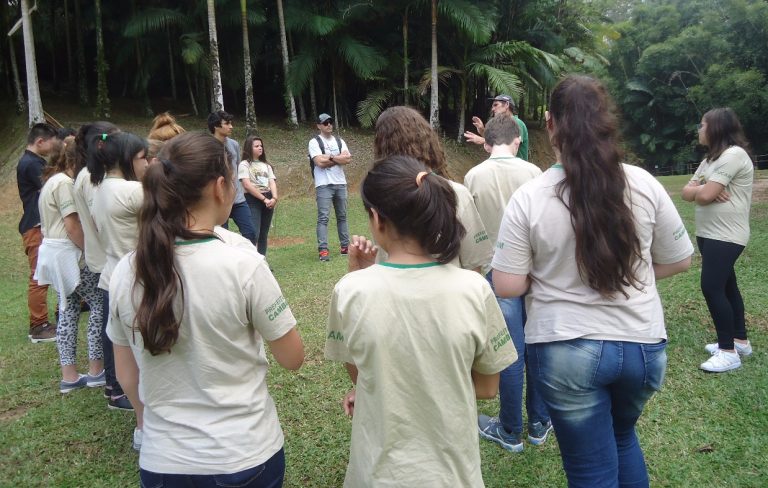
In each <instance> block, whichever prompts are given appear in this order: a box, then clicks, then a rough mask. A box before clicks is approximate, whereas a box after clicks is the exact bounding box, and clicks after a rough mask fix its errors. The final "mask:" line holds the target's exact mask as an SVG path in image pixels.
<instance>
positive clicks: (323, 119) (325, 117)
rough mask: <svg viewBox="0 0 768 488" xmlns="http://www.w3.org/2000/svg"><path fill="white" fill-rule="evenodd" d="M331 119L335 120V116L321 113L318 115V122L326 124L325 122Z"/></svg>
mask: <svg viewBox="0 0 768 488" xmlns="http://www.w3.org/2000/svg"><path fill="white" fill-rule="evenodd" d="M329 120H330V121H331V122H333V117H331V116H330V115H328V114H320V115H318V116H317V123H318V124H324V123H325V122H327V121H329Z"/></svg>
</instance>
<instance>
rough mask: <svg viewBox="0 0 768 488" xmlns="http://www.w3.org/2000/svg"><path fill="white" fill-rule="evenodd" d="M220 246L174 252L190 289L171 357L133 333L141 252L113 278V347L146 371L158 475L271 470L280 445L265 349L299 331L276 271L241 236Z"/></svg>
mask: <svg viewBox="0 0 768 488" xmlns="http://www.w3.org/2000/svg"><path fill="white" fill-rule="evenodd" d="M216 233H217V234H219V235H220V236H221V237H222V240H219V239H215V238H212V239H208V240H197V241H186V242H185V243H184V244H181V245H177V246H176V266H177V269H178V271H179V275H180V276H181V282H182V284H183V286H184V303H183V306H182V304H181V299H180V296H179V295H177V297H176V300H175V302H174V310H175V311H176V314H177V315H176V316H177V317H181V327H180V329H179V339H178V342H177V343H176V344H175V345H174V346H173V347H172V349H171V353H170V354H159V355H157V356H153V355H151V354H150V353H149V352H147V351H146V350H144V347H143V341H142V337H141V332H140V331H138V330H134V329H133V328H132V327H133V325H134V318H135V316H136V308H137V307H138V304H139V303H140V302H141V293H142V291H141V287H137V289H135V291H134V283H135V279H136V278H135V270H134V259H135V253H130V254H128V255H127V256H126V257H125V258H123V259H122V260H121V261H120V263H119V264H118V265H117V267H116V268H115V270H114V273H113V275H112V279H111V283H110V289H109V295H110V299H109V302H110V322H109V324H108V326H107V332H108V334H109V337H110V338H111V339H112V342H114V343H115V344H118V345H120V346H128V347H130V348H131V350H132V352H133V355H134V356H135V358H136V362H137V364H138V365H139V397H140V398H141V400H142V402H143V403H144V436H143V439H142V445H141V455H140V457H139V465H140V466H141V468H143V469H146V470H149V471H154V472H157V473H171V474H224V473H235V472H238V471H242V470H244V469H247V468H250V467H253V466H257V465H259V464H262V463H264V462H265V461H267V460H268V459H269V458H270V457H272V456H273V455H274V454H275V453H276V452H277V451H279V450H280V448H281V447H282V446H283V433H282V430H281V428H280V422H279V420H278V418H277V412H276V410H275V404H274V401H273V400H272V398H271V396H270V395H269V392H268V391H267V383H266V376H267V367H268V362H267V357H266V354H265V351H264V341H274V340H277V339H279V338H281V337H283V336H284V335H285V334H287V333H288V332H289V331H290V330H291V329H292V328H293V327H294V326H295V325H296V320H295V319H294V317H293V314H292V312H291V309H290V308H289V307H288V304H287V303H286V301H285V298H284V297H283V295H282V292H281V291H280V287H279V286H278V284H277V281H275V278H274V277H273V276H272V273H270V272H269V266H268V265H267V264H266V261H264V257H263V256H262V255H260V254H259V253H258V252H257V251H256V248H255V247H253V245H252V244H251V243H250V242H249V241H247V240H246V239H244V238H243V237H241V236H238V235H235V234H234V233H232V232H228V231H226V230H224V229H221V228H216Z"/></svg>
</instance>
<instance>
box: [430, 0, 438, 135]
mask: <svg viewBox="0 0 768 488" xmlns="http://www.w3.org/2000/svg"><path fill="white" fill-rule="evenodd" d="M430 73H431V75H432V76H431V81H432V83H431V85H432V88H431V91H430V101H429V125H430V126H432V128H433V129H434V130H438V129H439V128H440V106H439V105H438V96H437V95H438V93H437V0H432V66H431V68H430Z"/></svg>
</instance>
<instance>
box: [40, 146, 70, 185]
mask: <svg viewBox="0 0 768 488" xmlns="http://www.w3.org/2000/svg"><path fill="white" fill-rule="evenodd" d="M75 150H76V146H75V136H67V137H65V138H64V140H63V141H61V142H60V143H59V146H58V147H57V148H56V151H55V152H54V153H53V154H51V160H50V162H49V163H48V164H47V165H46V166H45V168H44V169H43V183H45V182H46V181H48V180H49V179H50V178H51V176H53V175H55V174H57V173H64V172H66V171H68V170H70V169H71V170H72V171H73V172H74V169H75V157H76V155H75Z"/></svg>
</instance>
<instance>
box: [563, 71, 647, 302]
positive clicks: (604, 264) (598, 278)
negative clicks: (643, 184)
mask: <svg viewBox="0 0 768 488" xmlns="http://www.w3.org/2000/svg"><path fill="white" fill-rule="evenodd" d="M549 112H550V114H551V117H552V118H553V119H554V131H553V133H552V144H553V145H554V146H555V147H556V148H557V149H558V150H559V151H560V157H561V162H562V164H563V169H564V170H565V179H564V180H563V181H562V182H561V183H560V184H559V185H558V188H557V194H558V197H559V198H560V200H561V201H562V202H563V204H565V206H566V207H567V208H568V211H569V212H570V214H571V225H572V226H573V231H574V234H575V237H576V263H577V265H578V269H579V272H580V274H581V278H582V280H584V282H585V283H586V284H587V285H589V287H590V288H592V289H594V290H595V291H597V292H599V293H600V295H602V296H603V297H613V296H614V295H615V294H616V293H617V292H621V293H622V294H623V295H624V296H625V297H629V294H628V293H627V292H626V291H625V287H627V286H632V287H634V288H637V289H640V287H641V285H642V284H641V282H640V281H639V280H638V278H637V268H636V265H637V264H638V262H639V261H638V260H641V259H642V255H641V249H640V240H639V238H638V236H637V231H636V229H635V222H634V217H633V215H632V211H631V208H630V206H629V205H628V204H627V202H626V190H627V182H626V176H625V174H624V169H623V168H622V165H621V159H622V157H623V154H622V151H621V149H620V146H619V136H618V130H617V127H618V121H617V117H616V115H615V109H614V106H613V102H612V100H611V98H610V97H609V95H608V93H607V92H606V90H605V87H604V86H603V85H602V84H601V83H600V82H599V81H597V80H595V79H594V78H590V77H588V76H569V77H568V78H566V79H565V80H563V81H561V82H560V83H559V84H558V85H557V86H556V87H555V89H554V91H553V92H552V99H551V100H550V104H549ZM566 191H567V196H566Z"/></svg>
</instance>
